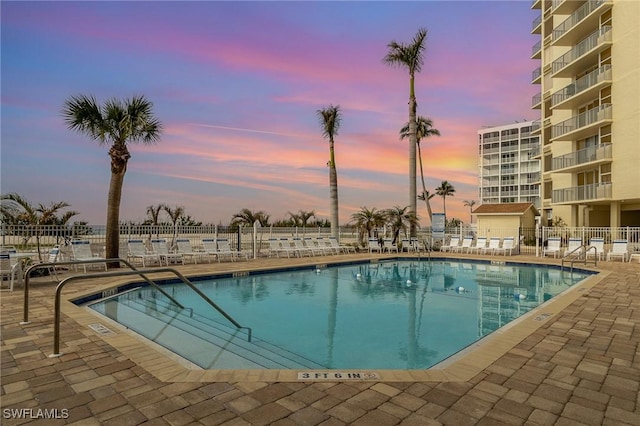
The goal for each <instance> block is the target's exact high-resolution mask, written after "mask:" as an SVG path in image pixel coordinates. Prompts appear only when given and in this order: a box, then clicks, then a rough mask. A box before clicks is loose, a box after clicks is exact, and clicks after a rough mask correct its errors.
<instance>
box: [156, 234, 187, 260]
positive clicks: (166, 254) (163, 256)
mask: <svg viewBox="0 0 640 426" xmlns="http://www.w3.org/2000/svg"><path fill="white" fill-rule="evenodd" d="M151 247H153V252H154V253H157V254H158V256H160V264H162V261H163V260H164V263H165V264H166V265H167V266H169V262H171V263H175V262H180V263H182V264H183V265H184V258H183V257H182V255H181V254H180V253H171V252H170V251H169V246H168V245H167V240H166V239H164V238H154V239H152V240H151Z"/></svg>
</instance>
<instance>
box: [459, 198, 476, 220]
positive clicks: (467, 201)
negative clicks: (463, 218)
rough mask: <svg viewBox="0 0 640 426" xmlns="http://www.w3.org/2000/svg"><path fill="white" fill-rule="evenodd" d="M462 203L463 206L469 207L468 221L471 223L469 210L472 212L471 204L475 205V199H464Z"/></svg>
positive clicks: (471, 217) (471, 218)
mask: <svg viewBox="0 0 640 426" xmlns="http://www.w3.org/2000/svg"><path fill="white" fill-rule="evenodd" d="M462 204H464V206H465V207H469V223H473V216H472V215H471V212H473V206H475V205H476V200H464V201H462Z"/></svg>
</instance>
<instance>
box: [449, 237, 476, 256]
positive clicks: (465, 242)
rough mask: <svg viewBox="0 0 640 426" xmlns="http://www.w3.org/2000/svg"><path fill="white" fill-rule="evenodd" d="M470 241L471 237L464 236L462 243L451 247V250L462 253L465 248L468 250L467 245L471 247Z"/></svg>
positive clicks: (471, 240) (471, 241)
mask: <svg viewBox="0 0 640 426" xmlns="http://www.w3.org/2000/svg"><path fill="white" fill-rule="evenodd" d="M471 243H473V237H464V238H463V239H462V244H461V245H459V246H457V247H454V248H452V249H451V251H456V252H460V253H464V251H465V250H469V247H471Z"/></svg>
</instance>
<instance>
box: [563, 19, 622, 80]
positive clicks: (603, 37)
mask: <svg viewBox="0 0 640 426" xmlns="http://www.w3.org/2000/svg"><path fill="white" fill-rule="evenodd" d="M611 39H612V37H611V26H610V25H608V26H605V27H602V28H600V29H599V30H597V31H595V32H593V33H592V34H591V35H589V36H588V37H587V38H585V39H584V40H582V41H581V42H580V43H578V44H576V45H575V46H574V47H573V49H571V50H570V51H568V52H567V53H565V54H564V55H562V56H561V57H559V58H558V59H556V60H555V61H553V63H552V64H551V66H552V74H551V77H571V76H572V75H573V74H575V73H576V72H577V71H578V70H580V69H581V68H584V67H585V66H586V64H587V63H588V61H590V60H591V58H592V57H593V56H595V55H597V54H598V53H600V52H601V51H603V50H604V49H606V48H607V47H608V46H610V45H611Z"/></svg>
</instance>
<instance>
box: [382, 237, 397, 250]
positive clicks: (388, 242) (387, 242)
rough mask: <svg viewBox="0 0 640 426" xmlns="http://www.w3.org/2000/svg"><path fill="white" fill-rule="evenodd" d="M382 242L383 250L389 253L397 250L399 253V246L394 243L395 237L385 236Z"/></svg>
mask: <svg viewBox="0 0 640 426" xmlns="http://www.w3.org/2000/svg"><path fill="white" fill-rule="evenodd" d="M382 243H383V246H382V251H387V252H388V253H391V252H392V251H395V252H396V253H398V246H397V245H395V244H393V238H385V239H383V240H382Z"/></svg>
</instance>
